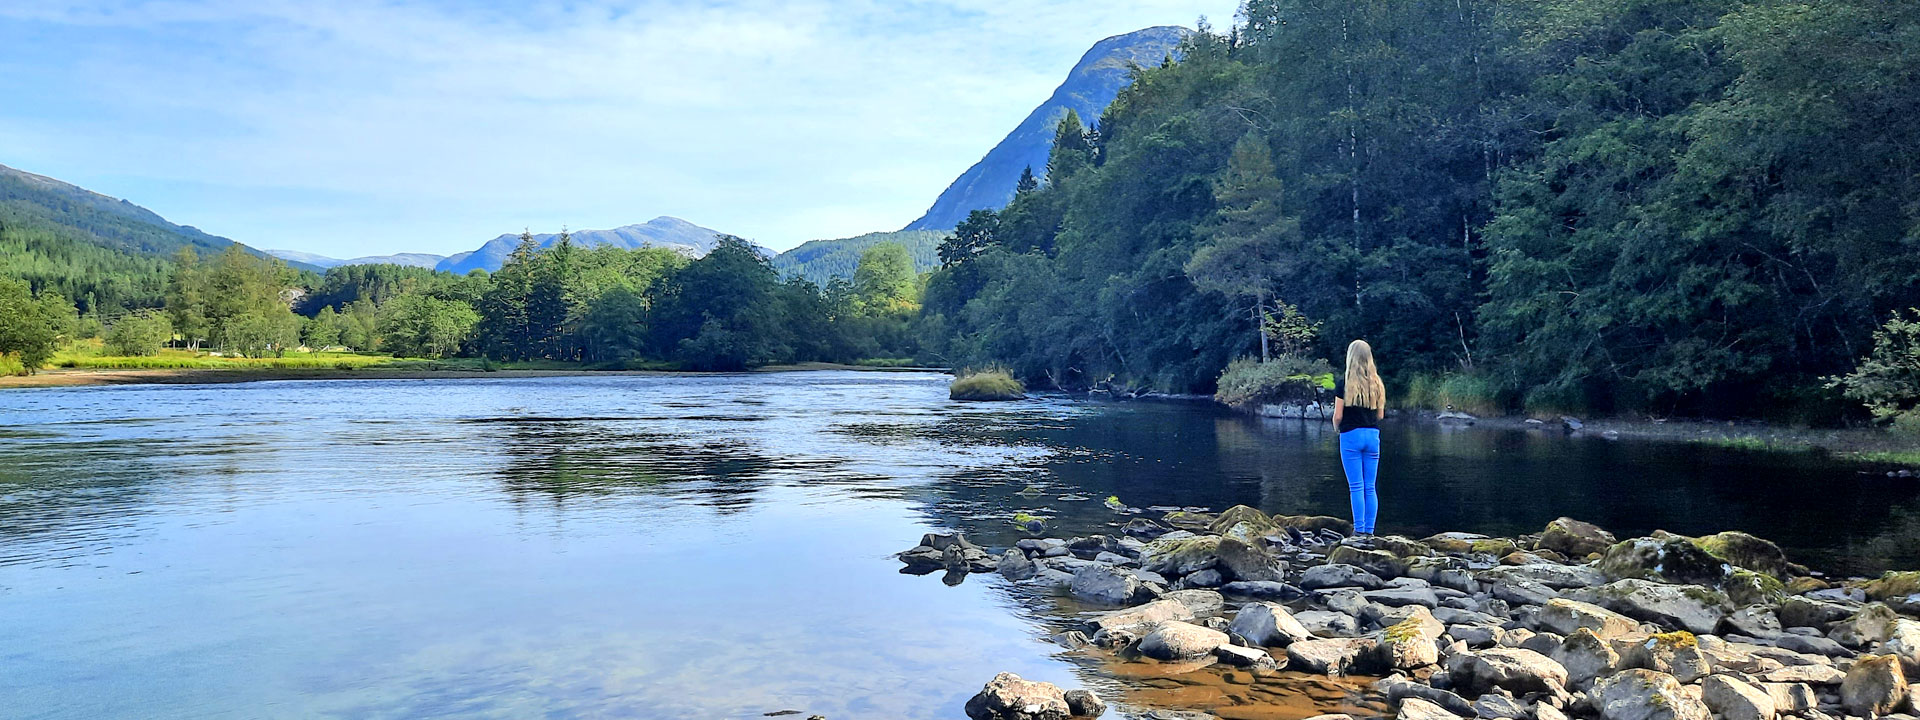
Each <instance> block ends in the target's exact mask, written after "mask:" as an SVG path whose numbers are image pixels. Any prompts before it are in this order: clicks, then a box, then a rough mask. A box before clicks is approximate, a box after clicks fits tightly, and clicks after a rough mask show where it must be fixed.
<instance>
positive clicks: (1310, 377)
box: [1213, 355, 1333, 407]
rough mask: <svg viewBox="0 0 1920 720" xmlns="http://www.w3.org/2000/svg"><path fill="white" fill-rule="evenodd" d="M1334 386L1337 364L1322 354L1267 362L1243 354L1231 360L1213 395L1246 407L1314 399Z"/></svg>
mask: <svg viewBox="0 0 1920 720" xmlns="http://www.w3.org/2000/svg"><path fill="white" fill-rule="evenodd" d="M1331 389H1333V368H1332V367H1330V366H1328V365H1327V361H1325V360H1321V359H1319V358H1306V357H1300V356H1298V355H1281V356H1280V357H1276V358H1274V359H1272V360H1268V361H1266V362H1260V361H1259V360H1256V359H1253V358H1250V357H1243V358H1236V359H1235V360H1234V361H1233V362H1230V363H1227V369H1226V370H1225V371H1224V372H1221V373H1220V379H1219V381H1218V382H1217V383H1216V389H1215V391H1214V393H1213V399H1214V400H1216V401H1218V402H1220V403H1221V404H1223V405H1229V406H1233V407H1246V406H1250V405H1261V404H1268V403H1277V402H1302V403H1304V402H1313V401H1314V400H1316V399H1318V398H1319V396H1320V391H1321V390H1331Z"/></svg>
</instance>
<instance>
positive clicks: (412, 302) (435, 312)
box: [379, 293, 480, 358]
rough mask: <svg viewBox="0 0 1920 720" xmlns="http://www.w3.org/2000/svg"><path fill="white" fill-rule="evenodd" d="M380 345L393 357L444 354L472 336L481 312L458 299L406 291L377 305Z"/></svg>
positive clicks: (443, 355) (449, 352)
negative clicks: (378, 309)
mask: <svg viewBox="0 0 1920 720" xmlns="http://www.w3.org/2000/svg"><path fill="white" fill-rule="evenodd" d="M379 318H380V320H379V334H380V349H381V350H383V351H386V352H389V353H392V354H393V355H395V356H396V357H420V358H443V357H448V356H450V355H453V354H455V353H457V352H459V351H460V348H461V346H462V345H463V344H464V343H466V342H467V341H468V340H469V339H470V338H471V337H472V336H473V326H474V325H475V324H478V323H479V322H480V314H479V313H476V312H474V311H473V306H472V305H468V304H467V303H465V302H463V301H460V300H445V299H441V298H437V297H431V296H428V295H422V294H415V293H408V294H404V295H401V296H399V297H396V298H394V299H393V300H391V301H389V302H388V303H387V304H386V305H385V306H383V307H381V308H380V314H379Z"/></svg>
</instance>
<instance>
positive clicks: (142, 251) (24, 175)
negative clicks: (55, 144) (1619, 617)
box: [0, 165, 320, 270]
mask: <svg viewBox="0 0 1920 720" xmlns="http://www.w3.org/2000/svg"><path fill="white" fill-rule="evenodd" d="M0 206H3V207H5V208H6V209H7V210H8V211H9V214H10V215H14V216H16V217H17V218H18V219H19V220H22V221H25V220H29V219H31V220H38V221H40V222H42V223H46V224H51V225H56V226H60V227H64V228H69V229H71V230H73V231H77V233H78V234H80V235H81V236H83V237H84V239H85V241H86V242H88V243H90V244H93V245H96V246H99V247H102V248H106V249H108V250H115V251H119V252H125V253H132V254H135V255H147V256H155V257H170V256H172V255H173V254H174V253H176V252H179V250H180V248H184V247H191V248H193V249H194V250H195V251H197V252H199V253H200V254H202V255H207V254H211V253H217V252H220V251H222V250H225V249H227V247H228V246H229V245H235V244H237V243H235V242H234V241H232V240H229V239H227V238H223V237H220V236H217V235H208V234H207V233H205V232H201V230H200V229H199V228H196V227H193V226H191V225H175V224H173V223H170V222H167V219H166V218H163V217H160V216H159V215H158V214H156V213H154V212H153V211H152V210H148V209H146V208H143V207H140V206H139V205H135V204H133V203H130V202H127V201H125V200H121V199H119V198H113V197H108V196H106V195H101V194H100V193H97V192H93V191H91V190H87V189H85V188H82V187H79V186H76V185H72V184H69V183H64V182H61V181H59V180H55V179H53V178H50V177H47V176H44V175H35V174H33V173H30V172H26V171H24V170H16V169H14V168H10V167H7V166H5V165H0ZM242 247H246V246H244V245H243V246H242ZM247 251H248V252H251V253H253V254H255V255H259V256H261V257H268V255H267V254H266V253H263V252H261V251H259V250H255V249H253V248H247ZM288 264H290V265H293V266H294V267H296V268H300V269H302V270H319V269H320V268H318V267H315V266H312V265H308V264H306V263H301V262H293V263H288Z"/></svg>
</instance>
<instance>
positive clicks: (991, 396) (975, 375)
mask: <svg viewBox="0 0 1920 720" xmlns="http://www.w3.org/2000/svg"><path fill="white" fill-rule="evenodd" d="M1026 393H1027V388H1026V386H1025V385H1021V384H1020V381H1019V380H1015V379H1013V375H1012V374H1009V373H1008V372H1007V371H1005V370H1001V369H997V368H996V369H990V370H980V371H975V372H968V373H964V374H962V375H961V376H960V377H957V378H954V380H953V385H951V386H949V387H948V388H947V397H949V398H951V399H954V400H1018V399H1020V398H1023V397H1026V396H1027V395H1026Z"/></svg>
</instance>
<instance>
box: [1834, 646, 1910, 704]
mask: <svg viewBox="0 0 1920 720" xmlns="http://www.w3.org/2000/svg"><path fill="white" fill-rule="evenodd" d="M1909 692H1911V690H1910V689H1909V688H1908V687H1907V676H1906V673H1904V672H1902V671H1901V669H1900V659H1899V658H1896V657H1894V656H1892V655H1868V656H1865V657H1862V658H1860V659H1858V660H1855V661H1854V663H1853V667H1852V668H1851V669H1848V670H1847V677H1846V680H1845V681H1843V682H1841V683H1840V703H1841V704H1842V705H1844V706H1846V708H1847V710H1848V711H1849V712H1852V713H1854V714H1856V715H1862V716H1865V717H1874V716H1877V715H1886V714H1888V713H1891V712H1894V711H1896V710H1899V709H1900V708H1902V707H1904V706H1905V705H1906V704H1907V694H1908V693H1909Z"/></svg>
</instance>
